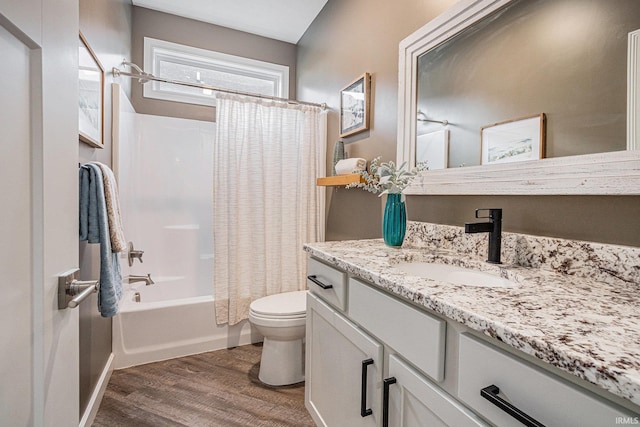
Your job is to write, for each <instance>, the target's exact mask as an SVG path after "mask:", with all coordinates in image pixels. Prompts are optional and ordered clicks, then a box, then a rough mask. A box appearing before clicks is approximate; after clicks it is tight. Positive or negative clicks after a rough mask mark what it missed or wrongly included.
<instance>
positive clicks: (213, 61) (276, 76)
mask: <svg viewBox="0 0 640 427" xmlns="http://www.w3.org/2000/svg"><path fill="white" fill-rule="evenodd" d="M167 59H169V60H171V62H174V63H178V64H180V63H181V64H184V65H190V66H193V65H196V66H198V65H201V66H203V68H215V69H224V71H226V72H232V73H234V74H237V75H240V76H251V77H258V78H264V79H265V80H272V81H274V82H275V87H276V93H274V94H273V96H276V97H279V98H288V97H289V67H288V66H286V65H280V64H273V63H270V62H264V61H258V60H256V59H250V58H244V57H241V56H235V55H229V54H226V53H221V52H215V51H212V50H206V49H200V48H196V47H192V46H186V45H182V44H178V43H172V42H168V41H165V40H158V39H153V38H150V37H145V38H144V70H145V71H147V72H150V73H151V74H153V75H154V76H156V77H161V76H159V73H158V65H159V61H160V60H167ZM143 96H144V97H145V98H153V99H161V100H165V101H175V102H186V103H189V104H197V105H210V106H215V105H216V99H215V97H214V96H211V95H205V94H202V95H197V94H185V93H180V92H175V91H172V90H170V89H166V88H162V89H161V88H160V82H156V81H151V82H149V83H147V84H145V85H144V86H143Z"/></svg>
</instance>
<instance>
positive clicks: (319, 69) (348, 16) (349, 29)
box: [297, 0, 455, 240]
mask: <svg viewBox="0 0 640 427" xmlns="http://www.w3.org/2000/svg"><path fill="white" fill-rule="evenodd" d="M454 3H455V0H446V1H442V0H427V1H425V0H421V1H418V0H397V1H388V0H349V1H339V0H329V1H328V3H327V4H326V6H325V7H324V9H323V10H322V12H321V13H320V15H318V17H317V18H316V19H315V21H314V22H313V24H312V25H311V27H310V28H309V29H308V30H307V32H306V33H305V34H304V36H303V37H302V39H301V40H300V41H299V42H298V67H297V71H298V86H297V90H298V98H299V99H301V100H304V101H314V102H326V103H327V104H329V106H330V107H331V111H330V113H329V119H328V125H329V127H328V134H327V135H328V144H327V153H328V154H327V170H328V171H330V170H331V166H330V165H331V161H332V159H333V145H334V143H335V141H337V140H338V138H339V126H338V108H339V106H340V98H339V93H340V89H342V88H343V87H344V86H345V85H347V84H349V83H350V82H351V81H353V80H354V79H355V78H356V77H358V76H359V75H361V74H362V73H364V72H365V71H367V72H369V73H371V87H372V97H371V123H370V129H369V131H365V132H363V133H360V134H356V135H353V136H351V137H348V138H345V139H344V141H345V150H346V151H347V152H348V154H349V156H350V157H364V158H366V159H368V160H371V159H372V158H374V157H376V156H382V159H383V160H390V159H393V160H395V157H396V124H397V117H396V116H397V114H398V43H399V42H400V40H402V39H404V38H405V37H407V36H408V35H409V34H411V33H412V32H414V31H415V30H417V29H418V28H420V27H421V26H422V25H424V24H425V23H426V22H427V21H429V20H431V19H432V18H434V17H435V16H437V15H438V14H440V13H441V12H443V11H444V10H445V9H447V8H448V7H449V6H451V5H452V4H454ZM327 196H328V198H327V240H342V239H350V238H370V237H380V235H381V232H380V223H381V208H380V201H381V199H379V198H378V197H377V196H376V195H372V194H370V193H367V192H365V191H361V190H345V189H343V188H328V189H327Z"/></svg>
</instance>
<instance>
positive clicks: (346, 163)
mask: <svg viewBox="0 0 640 427" xmlns="http://www.w3.org/2000/svg"><path fill="white" fill-rule="evenodd" d="M366 168H367V161H366V160H365V159H362V158H359V157H354V158H351V159H343V160H340V161H338V163H336V173H337V174H338V175H347V174H350V173H354V172H357V171H362V170H365V169H366Z"/></svg>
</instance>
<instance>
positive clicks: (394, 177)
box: [346, 157, 428, 196]
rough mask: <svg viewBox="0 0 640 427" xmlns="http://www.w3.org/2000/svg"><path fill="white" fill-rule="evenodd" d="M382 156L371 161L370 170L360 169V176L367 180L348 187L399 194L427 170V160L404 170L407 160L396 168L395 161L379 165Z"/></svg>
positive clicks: (381, 193)
mask: <svg viewBox="0 0 640 427" xmlns="http://www.w3.org/2000/svg"><path fill="white" fill-rule="evenodd" d="M379 161H380V157H376V158H375V159H373V160H372V161H371V165H370V167H369V170H370V172H367V171H360V172H359V173H360V176H362V178H363V179H364V181H365V182H359V183H352V184H349V185H347V187H346V188H356V187H357V188H362V189H363V190H367V191H369V192H370V193H378V192H380V196H382V195H383V194H387V193H390V194H398V193H402V191H404V189H405V188H407V186H408V185H409V184H410V183H411V181H413V178H414V177H415V176H416V175H417V174H418V172H421V171H424V170H427V169H428V167H427V164H426V162H421V163H419V164H418V166H417V167H416V168H415V169H414V170H412V171H410V172H409V171H406V170H404V169H405V167H406V166H407V162H404V163H403V164H402V165H401V166H400V167H399V168H396V165H395V163H394V162H392V161H390V162H388V163H381V164H380V166H378V162H379Z"/></svg>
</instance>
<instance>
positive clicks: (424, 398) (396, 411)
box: [388, 354, 488, 427]
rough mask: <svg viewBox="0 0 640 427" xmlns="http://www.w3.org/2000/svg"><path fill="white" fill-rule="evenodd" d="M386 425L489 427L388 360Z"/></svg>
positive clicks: (431, 385) (394, 358) (396, 360)
mask: <svg viewBox="0 0 640 427" xmlns="http://www.w3.org/2000/svg"><path fill="white" fill-rule="evenodd" d="M389 377H390V378H393V379H394V380H395V381H394V382H393V384H391V385H390V386H389V408H388V410H389V425H390V426H398V427H422V426H430V427H446V426H453V427H463V426H470V427H488V424H487V423H485V422H484V421H482V420H481V419H480V418H479V417H478V416H477V415H475V414H474V413H473V412H471V411H470V410H469V409H467V408H465V407H464V406H463V405H462V404H461V403H459V402H457V401H456V400H455V399H454V398H453V397H451V396H449V394H447V393H446V392H445V391H444V390H442V389H441V388H440V387H438V386H437V385H436V384H434V383H433V382H431V381H430V380H428V379H427V378H426V377H425V376H423V375H422V374H420V373H419V372H418V371H416V370H415V369H413V368H412V367H411V366H409V365H408V364H406V363H405V362H403V361H402V360H401V359H400V358H399V357H397V356H396V355H394V354H392V355H390V356H389Z"/></svg>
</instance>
